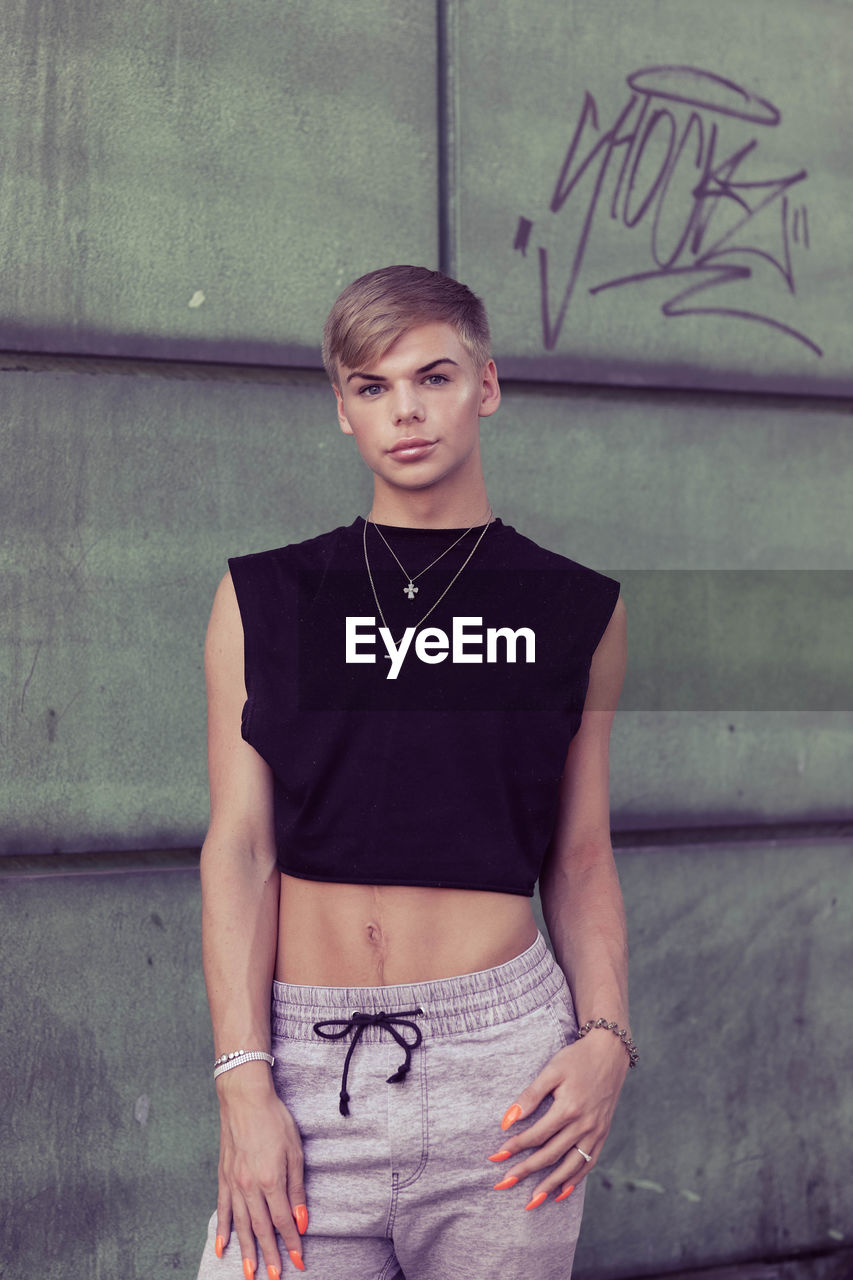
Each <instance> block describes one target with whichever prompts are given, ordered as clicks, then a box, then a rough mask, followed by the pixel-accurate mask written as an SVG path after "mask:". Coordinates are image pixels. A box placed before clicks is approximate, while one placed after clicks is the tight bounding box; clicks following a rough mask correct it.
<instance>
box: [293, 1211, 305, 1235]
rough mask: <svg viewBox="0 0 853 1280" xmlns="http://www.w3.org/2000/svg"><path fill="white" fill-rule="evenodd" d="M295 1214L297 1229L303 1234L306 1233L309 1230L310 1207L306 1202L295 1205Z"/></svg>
mask: <svg viewBox="0 0 853 1280" xmlns="http://www.w3.org/2000/svg"><path fill="white" fill-rule="evenodd" d="M293 1216H294V1218H295V1219H296V1230H297V1231H298V1232H299V1234H300V1235H301V1236H304V1235H305V1232H306V1231H307V1230H308V1208H307V1206H306V1205H304V1204H297V1205H294V1207H293Z"/></svg>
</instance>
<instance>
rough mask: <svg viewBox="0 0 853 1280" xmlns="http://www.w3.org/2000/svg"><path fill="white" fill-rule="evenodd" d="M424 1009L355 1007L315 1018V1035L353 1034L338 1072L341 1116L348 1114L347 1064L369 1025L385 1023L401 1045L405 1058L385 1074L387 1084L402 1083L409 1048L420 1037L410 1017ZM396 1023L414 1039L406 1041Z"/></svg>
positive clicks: (337, 1036)
mask: <svg viewBox="0 0 853 1280" xmlns="http://www.w3.org/2000/svg"><path fill="white" fill-rule="evenodd" d="M422 1013H423V1009H406V1010H404V1011H403V1012H402V1013H383V1012H382V1011H381V1010H380V1012H379V1013H362V1012H360V1011H359V1010H356V1011H355V1012H354V1013H353V1014H352V1016H351V1017H349V1018H333V1019H332V1020H331V1021H329V1022H315V1023H314V1030H315V1031H316V1033H317V1035H318V1036H322V1038H323V1039H324V1040H342V1039H343V1038H344V1036H347V1035H352V1040H351V1041H350V1045H349V1048H348V1049H347V1056H346V1058H345V1059H344V1070H343V1075H342V1076H341V1094H340V1097H341V1101H340V1113H341V1115H342V1116H348V1115H349V1094H348V1093H347V1076H348V1075H349V1066H350V1062H351V1061H352V1055H353V1053H354V1052H355V1048H356V1045H357V1044H358V1042H359V1040H360V1039H361V1037H362V1036H363V1035H364V1033H365V1031H366V1030H367V1028H368V1027H384V1028H385V1029H386V1030H387V1031H389V1032H390V1033H391V1035H392V1036H393V1037H394V1039H395V1040H396V1041H397V1044H398V1045H399V1046H400V1048H401V1049H403V1050H405V1053H406V1060H405V1062H401V1064H400V1066H399V1067H398V1068H397V1070H396V1071H395V1072H394V1074H393V1075H392V1076H389V1077H388V1080H387V1083H388V1084H402V1082H403V1081H404V1080H405V1078H406V1076H407V1075H408V1072H409V1068H410V1067H411V1065H412V1051H413V1050H414V1049H417V1048H418V1046H419V1045H420V1044H421V1042H422V1041H423V1035H422V1034H421V1029H420V1027H419V1026H418V1025H417V1023H415V1022H412V1021H410V1019H411V1018H416V1017H417V1016H418V1014H422ZM326 1027H337V1028H339V1030H337V1031H326V1030H324V1028H326ZM398 1027H407V1028H408V1029H409V1030H410V1031H412V1032H414V1039H413V1040H411V1041H409V1040H407V1039H406V1037H405V1036H404V1035H403V1034H402V1033H401V1032H400V1031H398V1030H397V1028H398Z"/></svg>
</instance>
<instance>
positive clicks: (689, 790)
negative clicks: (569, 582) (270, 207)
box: [0, 373, 853, 853]
mask: <svg viewBox="0 0 853 1280" xmlns="http://www.w3.org/2000/svg"><path fill="white" fill-rule="evenodd" d="M0 386H2V393H3V401H4V405H5V414H4V418H3V421H2V424H0V436H2V451H3V456H4V458H5V459H6V466H5V468H4V469H3V471H2V474H0V489H2V495H0V505H2V510H3V515H4V529H5V540H4V546H3V550H2V561H3V569H2V574H3V587H2V590H3V597H4V599H5V600H6V602H7V608H6V610H4V614H3V620H2V629H0V692H2V705H3V716H2V719H3V725H4V728H3V735H4V750H5V752H6V758H7V761H8V766H9V783H8V797H7V801H6V806H5V814H4V823H3V831H2V837H0V844H1V845H2V848H3V849H4V850H5V851H7V852H22V853H29V852H50V851H51V850H54V849H63V850H80V851H86V850H95V849H118V848H145V847H149V848H151V847H157V846H158V845H159V846H170V845H171V846H180V845H185V844H194V843H195V844H197V843H199V842H200V840H201V837H202V835H203V831H204V827H205V824H206V818H207V800H206V781H205V772H204V756H205V752H204V732H205V710H204V684H203V673H202V647H203V640H204V630H205V626H206V620H207V616H208V612H209V608H210V602H211V600H212V597H213V593H214V590H215V587H216V583H217V581H218V580H219V577H220V576H221V574H222V573H223V572H224V569H225V560H226V557H227V556H228V555H232V554H241V553H243V552H247V551H254V550H261V549H263V548H265V547H270V546H277V545H281V544H282V543H285V542H289V541H295V540H298V539H300V538H304V537H308V536H311V535H313V534H314V533H316V532H319V531H321V530H322V529H324V528H330V527H334V526H335V525H336V524H348V523H350V521H351V520H352V519H353V517H354V516H355V515H356V514H357V513H359V512H363V511H365V510H366V509H367V505H368V494H369V483H368V474H367V472H366V470H365V468H364V467H363V465H362V464H361V461H360V459H359V458H358V456H357V454H356V452H355V449H354V446H353V444H352V441H351V439H349V438H346V437H344V436H343V435H342V434H341V432H340V430H339V429H338V427H337V423H336V421H335V417H334V402H333V400H332V396H331V393H330V391H329V389H328V387H327V385H326V384H325V382H324V380H323V378H322V375H312V374H305V375H297V374H294V375H291V376H289V377H288V378H287V379H285V381H284V382H282V383H281V384H262V385H253V384H251V383H244V382H235V383H221V382H190V381H181V380H172V381H169V380H161V379H154V378H134V377H129V376H127V377H122V376H115V377H111V376H107V375H101V376H97V377H92V378H90V377H83V376H79V375H75V374H53V373H40V374H33V373H6V374H2V375H0ZM850 440H851V437H850V431H849V417H848V415H847V414H846V413H845V412H843V411H842V410H841V409H840V408H838V407H836V408H833V406H831V405H828V404H823V405H820V406H819V407H817V408H811V407H810V406H809V405H808V404H804V403H792V404H790V405H771V406H763V405H760V404H759V405H755V404H752V403H747V404H745V405H744V404H738V405H737V406H736V407H735V408H733V409H732V411H731V412H730V413H721V412H720V409H719V406H718V405H717V404H715V403H714V402H713V400H709V399H708V398H707V397H704V398H703V397H702V396H701V395H697V396H692V397H688V396H680V397H675V398H669V397H667V396H665V395H661V396H658V397H653V396H646V397H640V398H638V399H637V400H636V401H634V400H632V399H631V398H629V397H627V396H625V395H624V394H619V393H615V394H614V395H612V396H611V397H608V396H607V395H606V394H601V393H591V392H590V393H587V394H583V393H580V392H578V391H573V392H565V391H564V392H562V393H555V392H553V391H552V392H551V393H549V394H547V395H543V396H537V395H536V394H534V393H533V391H532V390H529V389H528V390H522V389H517V388H511V389H509V390H508V393H507V395H506V397H505V403H504V405H503V406H502V408H501V411H500V414H499V415H497V417H495V418H493V419H491V420H490V421H489V425H488V427H487V428H486V435H485V445H484V450H485V456H486V466H487V473H488V483H489V489H490V494H491V497H492V502H493V505H494V507H495V509H496V510H497V511H499V512H500V513H501V515H502V517H503V518H504V519H505V520H506V521H507V522H509V523H511V524H514V525H516V526H517V527H518V528H520V529H521V530H522V531H523V532H525V533H527V534H529V535H530V536H531V537H533V538H534V539H536V540H538V541H540V542H542V543H544V544H545V545H547V546H551V547H553V548H554V549H555V550H558V551H562V552H564V553H565V554H567V555H570V556H572V557H573V558H575V559H577V560H580V561H582V562H584V563H587V564H592V565H593V566H594V567H597V568H600V569H602V570H604V571H605V572H609V573H612V574H613V575H614V576H615V577H617V578H620V577H621V578H622V580H623V591H624V594H625V598H626V601H627V603H628V611H629V629H632V628H633V630H632V636H633V639H634V641H635V643H634V644H633V647H632V654H633V655H634V659H633V662H632V669H631V671H630V672H629V679H628V683H627V684H626V691H625V710H624V711H623V713H622V714H621V716H620V718H619V721H618V722H617V728H616V731H615V734H614V746H613V753H614V770H613V776H614V784H613V813H614V826H615V827H617V828H621V829H625V828H632V827H638V826H641V827H647V826H656V825H661V815H662V814H666V815H667V821H668V823H669V824H670V825H676V826H679V825H701V824H702V823H703V822H709V821H717V822H721V821H722V822H737V821H739V820H744V821H745V820H751V821H758V822H768V821H786V820H787V821H797V820H799V821H804V820H820V819H830V818H838V817H842V816H844V814H845V813H846V812H847V810H848V806H849V778H850V765H851V747H853V738H851V734H850V729H851V721H853V715H851V712H850V709H849V707H850V703H849V701H845V699H847V698H849V688H848V685H849V682H848V685H844V686H842V684H841V683H839V685H838V689H839V695H838V696H839V704H838V706H837V707H834V706H833V705H832V702H831V701H830V704H829V706H827V703H826V679H827V676H826V671H825V670H824V668H825V667H826V664H827V662H828V659H829V657H830V656H833V655H836V656H833V661H835V662H836V663H839V662H840V663H841V667H840V668H839V672H840V676H843V674H844V663H845V656H844V655H845V649H844V645H845V635H846V629H845V628H843V627H835V628H834V630H833V628H832V627H830V626H829V624H828V621H827V616H823V615H821V616H819V617H816V618H815V619H814V625H813V627H812V628H811V633H810V632H809V619H808V616H806V617H805V618H803V617H802V616H801V617H800V618H799V621H798V624H797V625H798V630H797V632H796V635H797V637H798V644H797V645H792V644H791V643H790V637H789V634H788V633H787V632H785V631H783V630H780V629H779V627H778V626H777V625H774V626H772V627H771V626H764V627H762V628H761V629H760V630H759V632H758V636H757V640H756V644H757V649H756V653H757V654H758V655H759V657H760V655H761V653H762V652H764V651H765V650H766V655H767V666H768V670H769V671H770V672H771V673H772V679H769V680H768V679H766V678H765V679H764V680H763V681H762V686H761V697H762V698H763V701H759V702H758V703H757V704H756V703H754V702H753V703H747V704H746V705H733V706H728V705H725V703H724V704H723V705H722V707H721V706H720V705H719V704H718V705H716V706H715V705H711V706H710V707H709V706H708V705H707V702H706V701H703V698H702V697H698V698H697V701H696V702H695V704H694V701H692V700H691V690H693V689H694V688H695V687H698V686H697V684H696V679H695V673H692V672H691V669H690V665H689V664H690V662H692V661H693V655H694V654H695V649H694V647H693V644H694V641H695V638H696V625H697V624H696V619H695V618H693V619H692V620H690V619H689V621H690V634H691V637H692V638H691V640H690V644H688V643H687V642H686V639H685V641H684V643H682V641H681V640H679V631H678V618H677V616H676V613H675V612H674V607H673V605H672V602H670V604H668V605H667V607H666V609H665V610H664V612H663V614H662V616H661V617H656V616H655V614H654V611H650V609H649V607H648V601H649V598H651V596H652V594H653V593H652V590H651V588H652V587H654V589H655V591H657V586H656V585H655V581H653V579H656V578H657V576H659V575H663V576H665V575H666V572H667V571H668V570H674V569H678V570H688V571H689V570H696V571H698V572H700V573H701V572H703V571H705V570H707V569H747V570H750V571H756V570H759V569H760V570H767V571H769V573H768V575H765V579H764V580H763V581H765V583H766V582H767V581H769V582H770V588H769V589H770V590H771V594H772V590H773V584H774V581H775V579H774V577H773V574H774V573H775V572H776V571H778V583H779V592H780V593H784V592H785V591H788V590H789V589H790V582H791V581H792V579H790V578H788V577H786V574H785V572H784V571H787V570H797V571H799V572H802V573H804V575H805V576H806V577H807V576H808V575H807V573H806V572H805V571H808V570H813V571H815V580H818V579H820V580H821V581H822V575H821V574H820V573H819V572H817V571H819V570H826V571H829V570H837V569H839V568H840V567H842V566H843V565H844V564H845V555H846V539H845V537H844V532H843V530H844V527H845V521H844V511H845V509H846V499H847V496H848V495H847V490H848V485H847V483H846V481H847V463H846V459H847V458H848V456H849V452H850ZM792 512H796V513H797V514H796V519H794V518H793V517H792ZM825 576H826V578H827V581H828V583H829V585H830V588H832V584H833V583H835V581H836V579H835V578H834V577H833V575H832V574H831V573H829V572H827V573H826V575H825ZM670 595H671V593H670ZM817 598H818V599H820V595H819V594H818V597H817ZM675 603H676V605H677V600H676V602H675ZM782 603H784V601H782ZM848 603H849V600H848ZM827 604H828V605H834V602H833V601H832V600H828V601H827ZM726 607H731V608H732V609H735V608H737V607H738V601H737V598H736V597H733V598H732V601H731V603H730V605H729V604H727V603H726V601H725V599H724V600H723V603H722V606H721V608H722V610H723V611H722V617H721V618H720V617H715V618H714V623H715V625H716V626H717V627H718V628H720V629H721V634H724V633H725V608H726ZM832 616H833V615H832V613H831V612H828V618H829V620H830V621H831V618H832ZM737 621H738V624H739V625H740V619H739V618H738V619H737ZM758 621H759V622H761V618H760V617H759V619H758ZM699 625H700V631H701V619H700V623H699ZM661 628H663V629H664V630H665V632H666V635H667V645H668V649H667V653H668V654H669V655H670V658H671V661H672V662H673V664H674V672H673V677H672V680H671V681H667V680H666V679H665V678H663V679H662V677H661V669H660V668H661V664H660V662H659V649H660V645H659V643H658V642H657V640H656V634H657V632H658V631H659V630H660V629H661ZM804 628H805V630H804ZM685 634H686V633H685ZM818 642H820V645H823V646H824V647H823V649H822V650H821V648H820V645H819V643H818ZM774 646H777V648H776V649H774ZM821 654H823V659H821ZM774 681H775V682H776V683H775V684H774ZM644 682H645V683H644ZM649 682H650V683H649ZM647 685H648V687H647ZM777 686H778V694H779V703H778V709H777V706H776V703H775V702H774V699H775V696H776V691H777ZM652 691H653V692H654V697H652ZM647 695H648V700H647V701H646V698H647ZM786 708H787V709H786ZM845 708H846V709H845Z"/></svg>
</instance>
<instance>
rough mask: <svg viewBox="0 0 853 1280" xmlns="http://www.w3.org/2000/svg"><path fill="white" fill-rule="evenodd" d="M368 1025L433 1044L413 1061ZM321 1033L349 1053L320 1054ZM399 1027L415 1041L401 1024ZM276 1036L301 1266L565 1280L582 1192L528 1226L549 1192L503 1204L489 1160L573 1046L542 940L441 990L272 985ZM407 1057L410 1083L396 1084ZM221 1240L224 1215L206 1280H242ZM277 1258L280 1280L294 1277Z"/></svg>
mask: <svg viewBox="0 0 853 1280" xmlns="http://www.w3.org/2000/svg"><path fill="white" fill-rule="evenodd" d="M415 1010H422V1012H421V1013H415V1012H414V1011H415ZM356 1011H358V1012H359V1013H367V1014H371V1015H376V1014H378V1013H380V1012H384V1013H385V1014H391V1015H395V1014H397V1015H400V1016H402V1017H403V1018H404V1020H405V1022H410V1023H412V1024H414V1025H415V1026H417V1027H418V1029H419V1031H420V1033H421V1035H422V1037H423V1039H422V1042H421V1043H420V1044H419V1045H418V1046H417V1047H414V1048H411V1049H410V1050H409V1052H408V1054H407V1052H406V1050H405V1049H404V1048H403V1047H401V1045H400V1043H398V1041H397V1040H396V1039H395V1038H394V1035H393V1032H392V1031H391V1030H390V1028H389V1025H387V1024H386V1025H378V1024H376V1023H368V1022H365V1021H362V1022H361V1024H359V1023H358V1022H352V1021H351V1020H352V1014H353V1013H354V1012H356ZM318 1022H319V1023H330V1024H331V1025H329V1026H326V1027H325V1028H323V1030H325V1032H326V1033H327V1034H331V1035H335V1034H336V1033H339V1032H340V1033H341V1035H340V1038H337V1039H331V1040H330V1039H324V1038H322V1036H321V1035H320V1034H318V1033H317V1032H316V1031H315V1030H314V1024H315V1023H318ZM348 1024H349V1027H350V1029H347V1027H348ZM391 1026H394V1028H395V1030H396V1032H397V1034H398V1035H399V1036H401V1037H402V1039H403V1040H404V1041H406V1042H407V1043H408V1044H410V1045H412V1044H413V1043H414V1041H415V1040H416V1038H417V1037H416V1034H415V1033H414V1031H413V1030H412V1029H411V1028H410V1027H407V1026H405V1025H404V1023H394V1022H392V1023H391ZM272 1031H273V1043H272V1052H273V1054H274V1055H275V1067H274V1068H273V1075H274V1078H275V1084H276V1090H277V1092H278V1094H279V1096H280V1097H281V1098H282V1099H283V1101H284V1102H285V1104H286V1105H287V1107H288V1108H289V1109H290V1111H291V1113H292V1115H293V1118H294V1120H295V1121H296V1124H297V1125H298V1127H299V1130H300V1133H301V1135H302V1142H303V1145H304V1151H305V1187H306V1200H307V1203H308V1211H309V1214H310V1226H309V1228H308V1233H307V1235H306V1236H305V1237H304V1239H303V1257H304V1262H305V1267H306V1273H310V1274H311V1276H313V1277H314V1280H456V1278H458V1280H495V1277H496V1276H504V1277H507V1278H508V1280H515V1278H516V1277H519V1278H520V1277H522V1276H532V1277H535V1278H536V1280H569V1277H570V1276H571V1271H572V1259H573V1257H574V1251H575V1244H576V1242H577V1236H578V1231H579V1229H580V1219H581V1211H582V1207H583V1189H584V1184H583V1183H581V1185H580V1186H579V1187H578V1189H577V1190H576V1191H575V1192H574V1193H573V1194H572V1195H571V1196H569V1198H568V1199H567V1200H564V1201H562V1202H560V1203H557V1202H556V1201H555V1200H554V1197H553V1195H551V1196H549V1198H548V1199H547V1200H546V1201H545V1203H544V1204H543V1205H541V1206H540V1207H539V1208H537V1209H534V1210H531V1211H527V1212H526V1211H525V1209H524V1206H525V1204H527V1203H528V1201H529V1199H530V1193H531V1192H532V1189H533V1187H534V1186H535V1184H536V1181H537V1180H538V1178H537V1176H536V1175H531V1176H530V1177H528V1178H526V1179H524V1180H523V1181H522V1182H520V1183H519V1184H518V1185H517V1186H515V1187H513V1188H511V1189H509V1190H505V1191H495V1190H494V1189H493V1188H494V1184H495V1183H496V1182H498V1181H500V1179H501V1177H502V1176H503V1175H502V1173H501V1169H502V1168H504V1167H505V1166H503V1165H501V1164H492V1163H490V1162H489V1161H488V1160H487V1158H486V1157H487V1156H489V1155H491V1154H492V1153H494V1152H496V1151H499V1150H500V1148H501V1138H502V1137H503V1134H502V1133H501V1129H500V1121H501V1117H502V1116H503V1114H504V1112H505V1111H506V1109H507V1108H508V1107H509V1106H510V1104H511V1103H512V1102H514V1101H515V1099H516V1097H517V1095H518V1094H519V1093H520V1092H521V1090H522V1089H523V1088H524V1087H525V1086H526V1085H528V1084H529V1083H530V1082H531V1080H532V1079H533V1078H534V1076H536V1075H537V1074H538V1073H539V1071H540V1070H541V1068H542V1067H543V1066H544V1065H545V1063H546V1062H547V1061H548V1060H549V1059H550V1058H551V1057H553V1055H554V1054H555V1053H556V1052H557V1051H558V1050H559V1049H561V1048H562V1047H563V1046H564V1045H565V1044H567V1043H570V1042H571V1041H572V1040H573V1039H574V1038H575V1033H576V1031H577V1024H576V1021H575V1016H574V1010H573V1008H572V1001H571V996H570V994H569V990H568V987H567V985H566V981H565V978H564V977H563V974H562V972H561V971H560V970H559V969H558V968H557V966H556V964H555V963H554V960H553V957H552V956H551V954H550V952H549V951H548V949H547V947H546V946H545V942H544V940H543V939H542V937H541V936H539V937H538V938H537V940H536V941H535V942H534V944H533V945H532V946H531V947H530V948H529V949H528V950H527V951H525V952H523V953H522V954H521V955H520V956H516V957H515V959H513V960H510V961H509V962H508V963H507V964H502V965H498V966H497V967H496V968H494V969H485V970H482V971H481V972H479V973H471V974H464V975H462V976H461V977H457V978H442V979H440V980H437V981H435V982H419V983H415V984H412V985H405V986H387V987H349V988H347V987H303V986H295V985H292V984H289V983H280V982H276V983H275V984H274V986H273V1002H272ZM356 1035H357V1036H358V1042H357V1043H356V1044H355V1046H354V1047H353V1038H354V1037H355V1036H356ZM348 1053H349V1057H350V1062H349V1070H348V1073H347V1082H346V1092H347V1094H348V1095H349V1102H348V1109H349V1114H348V1115H346V1116H344V1115H342V1114H341V1111H340V1106H339V1099H340V1094H341V1088H342V1077H343V1074H344V1066H345V1061H346V1058H347V1055H348ZM406 1057H409V1058H410V1070H409V1072H408V1073H407V1074H406V1075H405V1076H404V1078H403V1079H402V1080H401V1081H398V1082H395V1083H388V1077H389V1076H392V1075H394V1074H395V1073H396V1072H397V1071H398V1069H399V1068H400V1067H401V1065H402V1064H403V1061H404V1059H405V1058H406ZM549 1105H550V1099H546V1100H545V1102H544V1103H543V1104H542V1107H541V1108H539V1109H538V1110H537V1111H535V1112H533V1114H532V1115H531V1116H530V1117H528V1118H527V1119H525V1120H523V1121H520V1122H519V1123H518V1125H516V1126H513V1129H512V1133H513V1135H514V1134H515V1133H516V1132H517V1130H518V1129H523V1128H524V1127H526V1125H527V1124H530V1123H532V1122H533V1121H534V1120H536V1119H538V1118H539V1116H540V1115H541V1114H542V1113H543V1112H544V1110H546V1109H547V1107H548V1106H549ZM518 1158H520V1157H518ZM539 1176H541V1175H539ZM215 1235H216V1215H215V1214H214V1216H213V1218H212V1219H211V1222H210V1228H209V1231H208V1240H207V1245H206V1247H205V1251H204V1256H203V1258H202V1263H201V1269H200V1271H199V1276H198V1280H243V1270H242V1259H241V1255H240V1246H239V1241H238V1239H237V1233H236V1231H232V1234H231V1239H230V1241H229V1243H228V1247H227V1248H226V1250H225V1254H224V1256H223V1258H222V1259H221V1260H220V1259H218V1258H217V1257H216V1255H215V1253H214V1250H213V1244H214V1238H215ZM280 1246H281V1247H282V1262H283V1265H284V1275H287V1274H290V1273H292V1274H294V1275H295V1274H296V1272H295V1271H294V1270H293V1268H292V1266H291V1264H290V1262H289V1259H288V1256H287V1251H286V1250H285V1249H283V1245H282V1243H281V1242H280ZM264 1271H265V1268H264V1265H263V1262H262V1261H261V1258H260V1254H259V1268H258V1273H259V1274H260V1275H263V1274H264Z"/></svg>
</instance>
